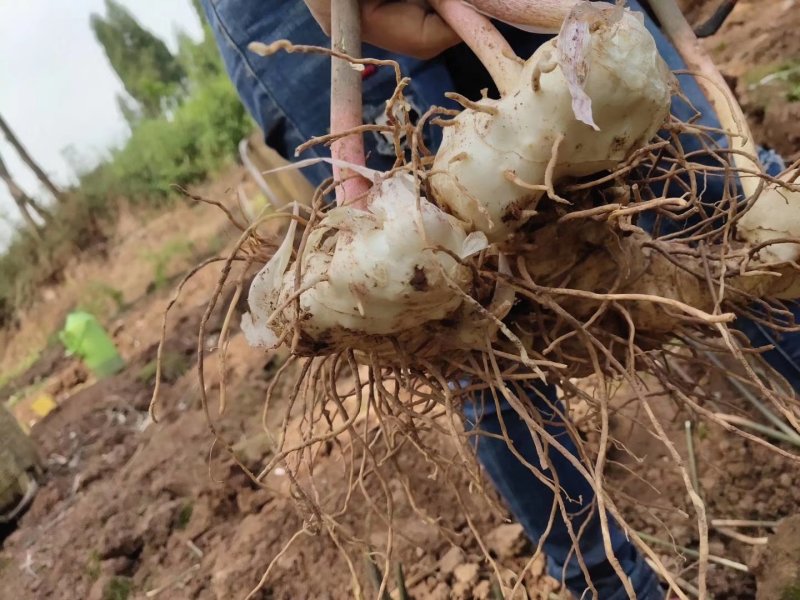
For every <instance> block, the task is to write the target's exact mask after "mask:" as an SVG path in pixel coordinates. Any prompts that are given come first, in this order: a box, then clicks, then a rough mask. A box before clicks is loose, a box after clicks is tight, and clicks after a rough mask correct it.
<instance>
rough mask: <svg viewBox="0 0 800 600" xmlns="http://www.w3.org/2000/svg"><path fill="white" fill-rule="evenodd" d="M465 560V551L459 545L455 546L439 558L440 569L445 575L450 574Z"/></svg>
mask: <svg viewBox="0 0 800 600" xmlns="http://www.w3.org/2000/svg"><path fill="white" fill-rule="evenodd" d="M464 560H466V556H464V551H463V550H462V549H461V548H459V547H458V546H453V547H452V548H450V550H448V551H447V552H445V553H444V556H442V558H440V559H439V571H440V572H441V573H443V574H445V575H450V574H451V573H452V572H453V571H455V569H456V567H457V566H458V565H460V564H462V563H463V562H464Z"/></svg>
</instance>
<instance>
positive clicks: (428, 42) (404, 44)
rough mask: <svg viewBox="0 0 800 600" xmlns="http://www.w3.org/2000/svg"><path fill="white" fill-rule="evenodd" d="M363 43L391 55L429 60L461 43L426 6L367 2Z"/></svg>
mask: <svg viewBox="0 0 800 600" xmlns="http://www.w3.org/2000/svg"><path fill="white" fill-rule="evenodd" d="M361 15H362V25H361V27H362V35H363V38H364V41H365V42H367V43H370V44H372V45H374V46H378V47H379V48H384V49H386V50H389V51H390V52H396V53H398V54H406V55H408V56H413V57H415V58H421V59H428V58H433V57H434V56H436V55H437V54H441V53H442V52H444V51H445V50H447V49H448V48H450V47H451V46H455V45H456V44H457V43H459V42H460V41H461V40H460V38H459V37H458V35H457V34H456V32H455V31H453V30H452V29H450V27H449V26H448V25H447V24H446V23H445V22H444V21H443V20H442V19H441V17H439V15H437V14H436V13H435V12H431V11H430V10H429V9H428V8H426V7H425V6H422V5H421V4H416V3H412V2H390V3H385V2H370V3H367V4H364V5H363V6H362V12H361Z"/></svg>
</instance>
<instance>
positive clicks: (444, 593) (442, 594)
mask: <svg viewBox="0 0 800 600" xmlns="http://www.w3.org/2000/svg"><path fill="white" fill-rule="evenodd" d="M425 600H450V588H449V587H447V584H445V583H440V584H439V585H437V586H436V587H435V588H434V589H433V590H431V592H430V595H428V596H426V597H425Z"/></svg>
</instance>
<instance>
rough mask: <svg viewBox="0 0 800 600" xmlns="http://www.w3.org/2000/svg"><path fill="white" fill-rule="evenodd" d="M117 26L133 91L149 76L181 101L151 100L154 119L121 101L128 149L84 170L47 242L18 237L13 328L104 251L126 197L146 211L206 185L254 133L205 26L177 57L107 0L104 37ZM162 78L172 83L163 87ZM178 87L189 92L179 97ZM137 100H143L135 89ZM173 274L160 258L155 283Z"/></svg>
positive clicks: (0, 307) (114, 52) (101, 24)
mask: <svg viewBox="0 0 800 600" xmlns="http://www.w3.org/2000/svg"><path fill="white" fill-rule="evenodd" d="M112 25H113V26H114V27H116V28H117V29H116V30H114V31H115V32H116V33H114V36H116V37H120V38H122V37H126V35H120V33H119V32H120V31H121V30H126V31H129V35H128V36H127V37H126V40H127V41H126V43H125V44H122V45H120V42H119V40H116V39H114V40H111V37H114V36H111V37H109V38H107V39H108V40H111V41H109V44H110V46H105V44H104V47H106V51H107V52H108V53H109V59H110V60H111V62H112V64H114V65H115V68H117V66H116V65H117V64H119V65H121V66H119V69H121V70H122V71H123V72H124V73H126V75H125V78H127V79H128V81H126V86H128V85H129V84H130V85H133V86H134V87H136V86H137V85H138V83H136V82H138V81H139V80H140V79H141V80H144V79H149V80H150V83H148V84H147V85H144V84H142V88H141V89H146V90H151V91H152V90H156V92H154V93H156V95H158V94H161V93H162V92H164V93H167V92H166V91H165V90H167V89H168V88H169V89H168V93H169V94H173V95H172V96H170V101H174V102H175V105H174V106H172V108H171V109H170V110H169V111H168V113H167V114H162V113H161V112H160V110H161V105H162V104H163V103H162V101H161V100H159V102H158V105H159V106H158V110H156V105H155V103H154V102H153V101H152V99H151V100H148V102H150V109H152V110H151V111H150V113H151V114H148V113H147V111H146V110H145V108H146V107H145V101H144V100H142V99H141V98H138V99H139V103H140V106H134V105H133V104H131V103H130V101H128V100H127V99H125V98H120V99H118V104H119V105H120V109H121V112H122V113H123V114H124V116H125V119H126V120H127V121H128V123H129V124H130V125H131V128H132V133H131V137H130V138H129V140H128V141H127V143H126V144H125V145H124V146H122V147H120V148H118V149H115V150H112V151H111V152H110V154H109V156H108V158H107V160H106V161H105V162H103V163H101V164H99V165H97V166H96V167H94V168H91V169H89V170H85V171H84V172H82V173H80V174H79V184H78V185H77V186H75V187H74V188H73V189H71V190H69V191H67V192H66V194H65V200H64V202H63V203H58V204H56V205H54V206H52V207H51V213H52V215H53V222H52V223H50V224H48V226H47V228H46V231H45V233H44V240H43V241H37V240H35V239H34V238H33V237H31V236H30V235H26V234H25V232H24V231H19V232H17V234H16V235H15V237H14V238H13V239H12V241H11V244H10V246H9V247H8V249H7V251H6V252H5V254H3V255H0V327H2V326H7V325H10V324H13V320H14V317H15V314H16V311H17V308H18V307H19V306H22V305H24V304H26V303H29V302H30V301H31V299H32V298H33V296H34V293H35V290H36V289H37V288H38V287H39V286H41V285H42V284H45V283H55V282H57V281H58V279H59V278H60V277H61V272H62V270H63V268H64V266H65V265H66V263H67V261H68V260H69V259H70V257H72V256H74V255H75V254H76V253H77V252H81V251H86V250H88V249H89V248H93V249H94V251H97V252H100V251H102V243H103V242H104V241H105V240H106V231H107V229H108V224H109V223H110V222H111V221H112V220H113V219H114V217H115V215H116V207H117V205H118V200H119V199H120V198H126V199H128V201H129V202H130V203H132V204H134V205H145V206H159V205H163V204H165V203H167V202H169V201H170V199H171V198H172V197H173V196H174V195H173V193H172V186H174V185H188V184H191V183H195V182H199V181H202V180H203V179H205V178H206V177H207V176H208V175H209V174H211V173H213V172H214V171H216V170H218V169H219V168H220V167H221V166H223V165H224V164H225V163H226V162H227V161H229V160H231V159H232V158H233V157H234V156H235V155H236V150H237V146H238V143H239V140H241V139H242V138H243V137H245V136H246V135H248V134H249V133H250V132H251V131H252V129H253V123H252V121H251V120H250V118H249V117H248V115H247V113H246V112H245V110H244V107H243V106H242V104H241V102H240V101H239V98H238V96H237V95H236V91H235V90H234V89H233V86H232V85H231V84H230V81H229V80H228V78H227V76H226V75H225V72H224V69H223V68H222V62H221V60H220V58H219V55H218V52H217V49H216V46H215V45H214V41H213V37H212V35H211V32H210V31H209V30H208V27H207V25H206V26H205V28H206V33H205V38H204V39H203V40H202V41H201V42H197V43H196V42H193V41H192V40H191V38H189V37H188V36H185V35H182V36H181V37H180V51H179V56H178V57H177V58H176V57H174V56H172V55H171V54H170V53H169V51H168V50H167V49H166V47H165V46H164V45H163V43H162V42H161V41H160V40H158V39H157V38H155V37H154V36H152V35H151V34H149V32H147V31H145V30H144V29H142V28H141V27H140V26H139V25H138V24H137V23H136V22H135V20H133V17H131V16H130V14H129V13H127V12H126V11H125V9H124V8H122V7H120V6H119V5H118V4H116V3H115V2H113V0H109V1H108V2H107V17H106V18H101V17H96V18H95V19H94V20H93V26H94V27H95V29H96V31H97V32H100V33H98V38H100V36H101V34H102V35H103V36H105V35H106V34H107V33H108V32H109V31H112V29H113V27H112ZM104 39H106V38H104ZM137 49H138V50H137ZM165 52H166V54H165ZM140 55H141V56H140ZM112 56H113V58H112ZM115 61H116V62H115ZM122 65H124V66H122ZM176 65H177V66H176ZM120 76H121V77H122V75H120ZM185 76H188V80H186V79H184V77H185ZM131 82H133V83H131ZM159 82H161V83H162V84H165V83H166V84H167V85H166V87H164V86H162V87H161V88H160V89H159V85H160V84H159ZM136 89H139V88H136ZM178 89H179V90H180V91H181V93H183V94H184V95H174V94H177V90H178ZM129 91H130V90H129ZM137 93H138V92H137ZM131 95H132V96H133V97H134V98H136V97H137V96H136V94H134V93H133V92H132V91H131ZM162 100H163V97H162ZM159 115H160V116H159ZM163 262H164V261H162V263H163ZM164 264H166V263H164ZM166 276H167V275H166V273H165V270H164V266H163V265H162V264H159V263H158V262H154V277H155V282H154V284H155V285H159V282H160V281H162V280H163V279H165V278H166ZM162 284H163V283H162ZM97 291H98V296H99V298H100V299H101V300H102V301H103V302H105V303H106V304H108V301H109V300H110V301H111V302H113V303H115V304H116V307H117V308H118V309H121V308H122V306H121V299H119V298H117V299H115V297H114V293H113V290H112V289H107V290H97Z"/></svg>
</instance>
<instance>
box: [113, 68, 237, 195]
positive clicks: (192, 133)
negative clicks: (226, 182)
mask: <svg viewBox="0 0 800 600" xmlns="http://www.w3.org/2000/svg"><path fill="white" fill-rule="evenodd" d="M251 129H252V124H251V122H250V121H249V119H248V117H247V114H246V113H245V110H244V108H243V107H242V105H241V103H240V102H239V99H238V96H237V95H236V92H235V91H234V90H233V88H232V87H231V84H230V82H229V81H228V79H227V77H226V76H225V75H222V74H220V75H217V76H215V77H212V78H210V79H209V80H208V81H206V82H205V83H204V84H203V85H202V87H199V88H198V89H197V90H196V91H195V93H193V94H192V95H191V96H190V97H189V98H188V99H187V100H186V101H185V102H184V103H183V104H182V105H181V106H180V107H178V109H177V110H176V111H175V113H174V115H172V118H170V119H166V118H159V119H145V120H143V121H141V122H140V123H139V125H138V127H137V128H136V129H134V131H133V134H132V135H131V138H130V140H129V141H128V143H127V144H126V145H125V147H124V148H122V149H120V150H118V151H116V152H115V153H114V158H113V161H112V163H111V165H110V168H111V170H112V174H113V177H114V179H115V180H117V181H121V182H125V188H124V190H122V191H123V193H124V195H126V196H128V197H130V198H132V199H137V198H144V197H149V198H156V197H162V198H163V197H166V196H167V195H168V194H169V192H170V190H171V187H172V186H173V185H186V184H189V183H192V182H194V181H198V180H200V179H203V178H204V177H205V175H206V174H207V173H209V172H210V171H213V170H214V169H216V168H217V167H218V166H219V165H220V163H221V162H223V160H224V159H225V158H227V157H229V156H231V155H232V153H233V152H235V151H236V146H237V144H238V142H239V140H240V139H242V137H244V136H245V135H247V133H248V132H249V131H250V130H251Z"/></svg>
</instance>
